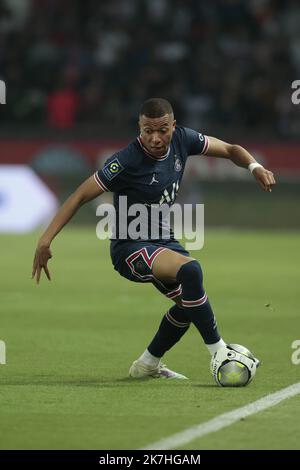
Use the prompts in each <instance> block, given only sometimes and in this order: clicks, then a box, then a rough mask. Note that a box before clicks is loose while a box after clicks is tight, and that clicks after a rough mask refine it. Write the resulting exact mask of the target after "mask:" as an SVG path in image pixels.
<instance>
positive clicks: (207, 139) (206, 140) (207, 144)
mask: <svg viewBox="0 0 300 470" xmlns="http://www.w3.org/2000/svg"><path fill="white" fill-rule="evenodd" d="M203 137H204V147H203V150H202V152H201V155H205V154H206V152H207V150H208V147H209V138H208V137H207V135H203Z"/></svg>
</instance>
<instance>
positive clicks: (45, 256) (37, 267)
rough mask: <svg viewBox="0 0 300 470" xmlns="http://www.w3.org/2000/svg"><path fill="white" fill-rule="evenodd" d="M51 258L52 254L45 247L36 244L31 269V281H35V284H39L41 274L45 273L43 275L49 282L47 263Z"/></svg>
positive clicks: (47, 247)
mask: <svg viewBox="0 0 300 470" xmlns="http://www.w3.org/2000/svg"><path fill="white" fill-rule="evenodd" d="M51 258H52V253H51V250H50V248H49V246H47V245H42V244H38V246H37V249H36V251H35V256H34V260H33V267H32V279H34V278H35V279H36V282H37V284H38V283H39V282H40V277H41V272H42V270H44V271H45V274H46V276H47V278H48V279H49V281H51V276H50V272H49V269H48V266H47V264H48V261H49V259H51Z"/></svg>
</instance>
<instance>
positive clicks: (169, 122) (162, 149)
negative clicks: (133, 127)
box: [139, 114, 176, 157]
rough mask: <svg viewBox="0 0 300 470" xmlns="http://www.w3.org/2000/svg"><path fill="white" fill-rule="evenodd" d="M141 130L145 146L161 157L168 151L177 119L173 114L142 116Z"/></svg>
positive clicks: (155, 155) (154, 154)
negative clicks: (156, 116)
mask: <svg viewBox="0 0 300 470" xmlns="http://www.w3.org/2000/svg"><path fill="white" fill-rule="evenodd" d="M139 124H140V131H141V138H142V141H143V144H144V146H145V147H146V149H147V150H148V152H150V153H151V155H153V156H154V157H161V156H162V155H165V154H166V153H167V151H168V148H169V145H170V143H171V139H172V135H173V132H174V130H175V125H176V121H175V120H174V116H173V114H165V115H164V116H162V117H159V118H149V117H147V116H144V115H142V116H140V121H139Z"/></svg>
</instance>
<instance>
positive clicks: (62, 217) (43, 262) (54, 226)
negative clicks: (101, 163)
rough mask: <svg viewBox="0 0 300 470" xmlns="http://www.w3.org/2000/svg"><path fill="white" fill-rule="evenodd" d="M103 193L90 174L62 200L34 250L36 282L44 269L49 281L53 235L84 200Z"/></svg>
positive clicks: (33, 272)
mask: <svg viewBox="0 0 300 470" xmlns="http://www.w3.org/2000/svg"><path fill="white" fill-rule="evenodd" d="M102 193H103V190H102V189H101V188H100V187H99V186H98V184H97V183H96V181H95V180H94V177H93V176H91V177H90V178H88V179H87V180H86V181H84V182H83V183H82V184H81V185H80V186H79V187H78V188H77V189H76V191H75V192H74V193H73V194H71V196H70V197H69V198H68V199H67V200H66V201H65V202H64V204H63V205H62V206H61V208H60V209H59V210H58V212H57V214H56V215H55V217H54V218H53V220H52V221H51V223H50V225H49V226H48V228H47V229H46V230H45V232H44V233H43V235H42V236H41V238H40V239H39V242H38V244H37V248H36V251H35V256H34V261H33V268H32V278H35V279H36V282H37V284H38V283H39V282H40V277H41V272H42V270H44V272H45V274H46V276H47V278H48V279H49V281H50V280H51V276H50V272H49V269H48V266H47V264H48V261H49V259H51V258H52V253H51V250H50V245H51V242H52V240H53V239H54V238H55V236H56V235H57V234H58V233H59V232H60V231H61V229H62V228H63V227H64V226H65V225H66V224H67V223H68V222H69V221H70V220H71V218H72V217H73V215H74V214H75V213H76V212H77V210H78V209H79V208H80V207H81V206H82V205H83V204H85V203H86V202H88V201H91V200H92V199H95V198H96V197H97V196H100V194H102Z"/></svg>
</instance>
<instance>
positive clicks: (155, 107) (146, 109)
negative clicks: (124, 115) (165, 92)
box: [140, 98, 174, 118]
mask: <svg viewBox="0 0 300 470" xmlns="http://www.w3.org/2000/svg"><path fill="white" fill-rule="evenodd" d="M165 114H174V112H173V108H172V105H171V103H169V101H167V100H165V99H164V98H150V99H149V100H146V101H145V102H144V103H143V104H142V107H141V110H140V116H146V117H148V118H159V117H162V116H164V115H165Z"/></svg>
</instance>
